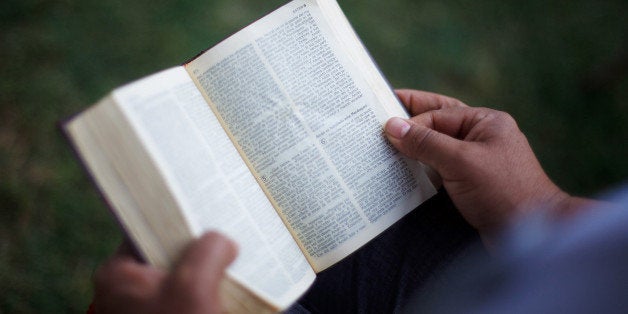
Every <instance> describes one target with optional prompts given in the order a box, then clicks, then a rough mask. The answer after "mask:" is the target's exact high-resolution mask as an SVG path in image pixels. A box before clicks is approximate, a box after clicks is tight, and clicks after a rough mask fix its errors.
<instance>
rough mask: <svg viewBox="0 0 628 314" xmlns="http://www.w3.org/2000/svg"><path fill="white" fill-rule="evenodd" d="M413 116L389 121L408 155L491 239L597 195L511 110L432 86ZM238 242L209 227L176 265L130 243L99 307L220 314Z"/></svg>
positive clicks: (104, 282) (105, 280)
mask: <svg viewBox="0 0 628 314" xmlns="http://www.w3.org/2000/svg"><path fill="white" fill-rule="evenodd" d="M397 95H398V96H399V98H400V99H401V101H402V102H403V103H404V104H405V105H406V107H407V108H408V110H409V111H410V112H411V114H412V116H413V117H412V118H411V119H401V118H392V119H390V120H389V121H388V123H387V124H386V127H385V131H386V134H387V136H388V139H389V140H390V141H391V143H392V144H393V145H394V146H395V147H396V148H397V149H399V150H400V151H401V152H402V153H404V154H405V155H407V156H409V157H411V158H414V159H417V160H419V161H421V162H423V163H425V164H427V165H429V166H431V167H432V168H433V169H434V170H436V171H437V172H438V173H439V174H440V176H441V177H442V179H443V185H444V187H445V189H446V190H447V192H448V193H449V195H450V196H451V198H452V200H453V202H454V204H455V205H456V207H457V208H458V209H459V211H460V213H461V214H462V215H463V217H464V218H465V219H466V220H467V221H468V222H469V223H470V224H471V225H472V226H474V227H475V228H476V229H477V230H478V231H479V233H480V235H481V236H482V237H483V239H484V240H485V241H486V242H487V243H488V244H490V243H491V242H492V241H493V236H494V235H495V234H496V233H497V232H498V231H499V230H501V229H502V228H504V227H506V226H507V225H508V224H509V223H510V222H511V221H513V220H514V219H516V218H517V217H518V216H519V215H521V214H523V213H525V212H526V211H529V210H532V209H534V208H545V209H549V210H551V211H552V212H554V213H556V215H557V216H564V215H569V214H570V213H572V212H574V211H575V210H576V209H578V208H581V207H584V206H586V205H587V204H588V203H590V202H593V201H591V200H586V199H581V198H576V197H572V196H570V195H568V194H567V193H565V192H563V191H562V190H561V189H560V188H558V187H557V186H556V185H555V184H554V183H553V182H552V181H551V180H550V179H549V178H548V176H547V175H546V174H545V172H544V171H543V169H542V168H541V165H540V164H539V162H538V161H537V159H536V157H535V156H534V153H533V152H532V149H531V148H530V145H529V144H528V141H527V139H526V138H525V136H524V135H523V134H522V133H521V131H520V130H519V128H518V127H517V124H516V123H515V121H514V120H513V118H512V117H510V116H509V115H508V114H506V113H504V112H500V111H496V110H492V109H487V108H472V107H469V106H467V105H465V104H463V103H462V102H460V101H458V100H456V99H453V98H450V97H446V96H442V95H437V94H432V93H427V92H421V91H415V90H399V91H397ZM236 254H237V250H236V246H235V245H234V244H233V242H231V241H229V240H228V239H227V238H225V237H224V236H222V235H220V234H217V233H213V232H210V233H207V234H205V235H204V236H203V237H201V238H200V239H197V240H195V241H193V242H192V243H191V244H190V245H189V247H188V248H187V249H186V250H184V252H183V254H182V256H181V258H180V260H179V261H178V262H177V263H176V264H175V265H174V267H173V268H172V270H171V271H170V272H166V271H164V270H161V269H157V268H154V267H152V266H150V265H146V264H143V263H141V262H139V261H138V260H136V259H135V258H133V257H132V255H131V254H129V253H128V252H126V250H125V249H124V248H122V249H121V250H120V251H119V252H118V253H117V254H116V255H114V256H113V257H111V258H110V259H109V260H108V261H107V262H106V263H105V264H104V265H103V266H102V267H101V268H100V269H99V270H98V271H97V273H96V276H95V296H94V310H95V312H96V313H156V312H159V313H220V312H222V311H223V310H224V309H223V308H222V304H221V302H220V297H219V287H220V282H221V280H222V278H223V276H224V272H225V269H226V268H227V266H228V265H229V264H230V263H231V262H232V261H233V260H234V259H235V256H236Z"/></svg>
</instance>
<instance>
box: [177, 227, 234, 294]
mask: <svg viewBox="0 0 628 314" xmlns="http://www.w3.org/2000/svg"><path fill="white" fill-rule="evenodd" d="M236 254H237V249H236V246H235V244H234V243H233V242H232V241H230V240H229V239H227V238H226V237H224V236H222V235H220V234H218V233H216V232H209V233H206V234H205V235H203V236H202V237H201V238H200V239H198V240H197V241H195V242H194V243H192V244H191V245H190V246H189V247H188V248H187V249H186V250H185V252H184V253H183V255H182V257H181V259H180V261H179V263H178V264H177V266H176V268H175V269H174V271H173V280H174V281H175V284H176V285H177V286H178V287H179V288H181V289H183V291H186V292H187V293H189V296H191V297H198V298H203V297H210V298H211V297H215V296H217V294H218V287H219V283H220V281H221V280H222V277H223V275H224V271H225V269H226V268H227V266H229V264H231V262H233V260H234V259H235V257H236Z"/></svg>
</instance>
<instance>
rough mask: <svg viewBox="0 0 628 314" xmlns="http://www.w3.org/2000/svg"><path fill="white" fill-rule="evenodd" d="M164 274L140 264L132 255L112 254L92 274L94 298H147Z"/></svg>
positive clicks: (157, 287) (152, 293) (154, 292)
mask: <svg viewBox="0 0 628 314" xmlns="http://www.w3.org/2000/svg"><path fill="white" fill-rule="evenodd" d="M165 276H166V275H165V273H164V272H163V271H161V270H159V269H157V268H154V267H151V266H149V265H146V264H141V263H139V262H137V260H135V258H134V257H133V256H130V255H114V256H112V257H111V259H109V260H108V261H107V262H105V263H104V264H103V265H102V266H101V267H99V268H98V270H97V271H96V273H95V275H94V287H95V300H101V299H102V298H111V297H114V296H115V297H116V298H121V299H146V298H149V297H150V296H153V295H155V294H156V293H157V291H158V289H159V286H160V283H161V281H162V280H163V278H165ZM101 301H102V300H101ZM98 303H102V302H98Z"/></svg>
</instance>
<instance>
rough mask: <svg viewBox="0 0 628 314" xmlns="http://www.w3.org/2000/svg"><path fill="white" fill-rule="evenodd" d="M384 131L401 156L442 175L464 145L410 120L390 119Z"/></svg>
mask: <svg viewBox="0 0 628 314" xmlns="http://www.w3.org/2000/svg"><path fill="white" fill-rule="evenodd" d="M384 130H385V132H386V136H387V137H388V140H389V141H390V142H391V143H392V145H393V146H394V147H395V148H397V149H398V150H399V151H400V152H401V153H402V154H404V155H406V156H408V157H410V158H413V159H416V160H419V161H421V162H423V163H425V164H427V165H428V166H430V167H432V168H434V169H435V170H436V171H437V172H439V173H441V174H442V173H443V171H444V170H446V169H445V165H447V164H449V163H450V162H452V161H454V158H455V157H456V156H457V155H458V152H459V149H460V146H461V145H462V144H463V143H464V142H462V141H460V140H457V139H455V138H453V137H450V136H449V135H446V134H443V133H440V132H438V131H436V130H433V129H430V128H428V127H425V126H423V125H420V124H418V123H416V122H415V121H412V120H410V119H402V118H391V119H390V120H388V122H387V123H386V125H385V127H384Z"/></svg>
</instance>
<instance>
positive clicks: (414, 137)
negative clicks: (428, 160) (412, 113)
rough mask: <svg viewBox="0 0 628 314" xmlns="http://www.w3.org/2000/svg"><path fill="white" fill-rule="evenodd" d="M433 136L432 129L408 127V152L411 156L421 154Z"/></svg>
mask: <svg viewBox="0 0 628 314" xmlns="http://www.w3.org/2000/svg"><path fill="white" fill-rule="evenodd" d="M433 137H434V131H433V130H431V129H427V128H417V127H413V128H411V129H410V139H411V142H410V144H411V146H410V152H409V153H410V154H411V156H412V157H415V158H416V157H418V156H422V155H424V154H425V152H426V150H427V149H426V146H427V143H428V142H429V141H430V140H432V138H433Z"/></svg>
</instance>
